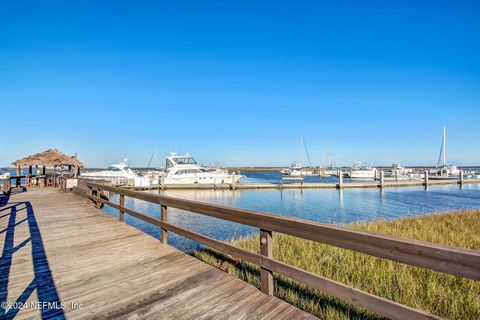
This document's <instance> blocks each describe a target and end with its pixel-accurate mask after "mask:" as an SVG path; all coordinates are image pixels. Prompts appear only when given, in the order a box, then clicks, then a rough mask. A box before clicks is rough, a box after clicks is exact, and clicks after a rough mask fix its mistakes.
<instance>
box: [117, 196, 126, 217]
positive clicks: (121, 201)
mask: <svg viewBox="0 0 480 320" xmlns="http://www.w3.org/2000/svg"><path fill="white" fill-rule="evenodd" d="M124 207H125V196H124V195H123V194H121V195H120V210H119V211H120V212H119V216H118V220H119V221H120V222H123V221H124V220H125V212H124V211H122V210H121V209H122V208H124Z"/></svg>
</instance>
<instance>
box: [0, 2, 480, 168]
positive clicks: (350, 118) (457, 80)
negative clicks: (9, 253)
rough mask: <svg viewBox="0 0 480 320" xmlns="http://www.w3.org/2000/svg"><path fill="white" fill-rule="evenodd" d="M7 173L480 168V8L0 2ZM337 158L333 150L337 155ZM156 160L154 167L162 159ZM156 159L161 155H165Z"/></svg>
mask: <svg viewBox="0 0 480 320" xmlns="http://www.w3.org/2000/svg"><path fill="white" fill-rule="evenodd" d="M0 120H1V122H2V140H1V142H0V143H1V145H0V166H6V165H8V164H9V163H10V162H11V161H13V160H15V159H17V158H19V157H22V156H25V155H28V154H30V153H33V152H38V151H41V150H44V149H47V148H50V147H56V148H58V149H60V150H62V151H64V152H66V153H69V154H73V153H75V152H77V153H78V155H79V158H80V159H81V160H83V161H84V162H85V163H86V164H87V165H88V166H94V167H98V166H100V167H102V166H106V165H108V164H110V163H112V162H116V161H118V160H120V159H122V158H123V157H124V156H125V155H126V154H128V156H129V160H130V164H131V165H132V166H145V165H146V164H147V163H148V160H149V158H150V155H151V153H152V151H153V148H154V146H155V145H156V146H157V150H158V153H159V155H163V154H166V153H168V152H169V151H177V152H190V153H192V154H193V155H195V156H196V157H197V158H198V160H199V161H200V162H202V163H218V164H223V165H288V164H290V163H291V162H292V161H294V160H296V159H298V158H299V137H300V134H303V135H304V136H305V140H306V143H307V146H308V148H309V152H310V156H311V158H312V161H313V162H314V163H315V164H319V163H322V162H324V161H325V144H326V142H327V141H330V146H331V147H330V150H331V153H332V154H335V153H338V158H339V160H340V163H341V164H351V163H352V162H353V161H364V162H367V163H370V162H372V163H373V164H378V165H380V164H391V163H393V162H397V161H400V162H402V163H403V164H407V165H414V164H422V165H430V164H432V165H433V164H435V163H436V158H437V156H438V152H439V147H440V143H441V134H442V126H443V125H444V124H446V125H447V130H448V157H449V161H450V162H454V163H456V164H463V165H473V164H480V149H479V148H478V137H479V135H480V121H479V120H480V2H478V1H460V2H457V1H450V2H446V1H412V2H407V1H396V2H393V1H365V2H358V1H335V2H333V1H331V2H325V3H321V2H320V1H289V2H287V1H212V2H208V1H191V2H190V1H169V2H153V1H152V2H144V1H130V2H127V1H114V2H113V1H112V2H106V1H105V2H102V3H101V4H100V3H97V2H95V1H91V2H90V1H78V2H75V3H74V2H72V1H2V2H1V3H0ZM332 157H333V155H332ZM159 162H160V161H159ZM162 162H163V161H162Z"/></svg>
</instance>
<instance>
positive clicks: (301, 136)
mask: <svg viewBox="0 0 480 320" xmlns="http://www.w3.org/2000/svg"><path fill="white" fill-rule="evenodd" d="M300 166H301V167H302V168H303V134H301V135H300Z"/></svg>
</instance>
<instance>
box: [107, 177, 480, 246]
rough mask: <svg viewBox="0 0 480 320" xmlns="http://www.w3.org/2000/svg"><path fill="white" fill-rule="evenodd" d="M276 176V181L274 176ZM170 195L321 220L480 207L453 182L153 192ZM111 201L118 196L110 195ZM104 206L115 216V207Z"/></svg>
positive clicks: (180, 217)
mask: <svg viewBox="0 0 480 320" xmlns="http://www.w3.org/2000/svg"><path fill="white" fill-rule="evenodd" d="M249 179H253V181H251V182H269V181H268V179H271V174H267V173H254V174H249ZM277 181H278V180H277ZM151 192H152V193H160V194H165V195H168V196H173V197H179V198H185V199H191V200H198V201H203V202H209V203H216V204H222V205H227V206H232V207H238V208H245V209H252V210H258V211H264V212H270V213H275V214H279V215H285V216H291V217H297V218H301V219H307V220H313V221H318V222H323V223H349V222H354V221H371V220H375V219H395V218H398V217H404V216H418V215H422V214H427V213H432V212H445V211H451V210H459V209H472V208H480V186H479V185H477V184H472V185H465V186H464V187H463V188H462V189H460V187H459V186H457V185H448V186H435V187H430V188H429V190H427V191H426V190H424V188H423V187H412V188H386V189H384V190H383V191H380V190H379V189H353V190H335V189H332V190H303V191H302V190H283V191H280V190H234V191H232V190H166V191H151ZM112 199H113V201H118V198H117V197H116V196H112ZM126 206H127V207H129V208H132V209H134V210H136V211H139V212H142V213H145V214H148V215H150V216H153V217H159V213H160V208H159V206H158V205H154V204H150V203H147V202H144V201H140V200H136V199H131V198H126ZM104 211H106V212H108V213H109V214H111V215H113V216H116V217H117V216H118V213H117V211H116V210H114V209H111V208H105V209H104ZM168 221H169V223H173V224H175V225H178V226H181V227H184V228H186V229H188V230H192V231H195V232H198V233H201V234H204V235H207V236H210V237H213V238H216V239H222V240H223V239H228V238H234V237H240V236H245V235H250V234H253V233H256V232H258V229H256V228H252V227H247V226H243V225H240V224H237V223H232V222H226V221H223V220H220V219H216V218H210V217H206V216H202V215H199V214H194V213H189V212H185V211H182V210H177V209H172V208H170V209H169V216H168ZM126 222H127V223H129V224H131V225H133V226H135V227H136V228H138V229H140V230H142V231H144V232H146V233H148V234H150V235H152V236H154V237H156V238H158V235H159V229H158V228H157V227H154V226H151V225H149V224H147V223H144V222H142V221H140V220H137V219H135V218H132V217H130V216H128V215H126ZM169 242H170V244H171V245H173V246H175V247H177V248H179V249H181V250H190V249H192V248H196V247H198V245H197V244H196V243H194V242H192V241H190V240H187V239H184V238H182V237H179V236H176V235H173V234H172V235H169Z"/></svg>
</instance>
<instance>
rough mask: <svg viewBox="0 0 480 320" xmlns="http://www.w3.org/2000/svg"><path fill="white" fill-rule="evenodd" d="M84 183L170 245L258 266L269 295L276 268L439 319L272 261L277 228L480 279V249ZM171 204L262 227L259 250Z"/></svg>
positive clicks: (404, 313) (373, 306) (387, 307)
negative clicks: (190, 223)
mask: <svg viewBox="0 0 480 320" xmlns="http://www.w3.org/2000/svg"><path fill="white" fill-rule="evenodd" d="M85 184H86V186H87V190H86V192H85V190H84V189H80V188H74V192H75V193H77V194H80V195H82V196H86V197H88V198H89V199H90V200H92V201H94V202H95V203H96V206H97V208H100V206H101V204H104V205H108V206H110V207H112V208H115V209H118V210H119V212H120V215H119V219H120V221H124V214H125V213H126V214H129V215H131V216H133V217H135V218H137V219H141V220H143V221H145V222H148V223H151V224H153V225H155V226H158V227H160V228H161V235H160V239H161V241H162V242H163V243H165V244H167V233H168V232H173V233H176V234H178V235H180V236H184V237H186V238H189V239H191V240H194V241H196V242H198V243H201V244H203V245H206V246H209V247H211V248H214V249H216V250H219V251H221V252H224V253H226V254H229V255H232V256H234V257H237V258H239V259H242V260H245V261H248V262H250V263H253V264H255V265H258V266H259V267H260V268H261V290H262V291H263V292H265V293H266V294H269V295H272V294H273V272H276V273H279V274H282V275H284V276H287V277H289V278H291V279H293V280H296V281H299V282H302V283H304V284H306V285H308V286H311V287H313V288H315V289H318V290H320V291H323V292H325V293H328V294H331V295H333V296H335V297H338V298H341V299H344V300H346V301H347V302H349V303H351V304H354V305H358V306H361V307H364V308H366V309H368V310H370V311H373V312H375V313H377V314H380V315H383V316H386V317H389V318H392V319H406V318H415V319H438V317H436V316H433V315H431V314H428V313H426V312H423V311H420V310H417V309H414V308H411V307H408V306H405V305H402V304H399V303H396V302H394V301H391V300H388V299H385V298H381V297H378V296H375V295H373V294H370V293H367V292H364V291H361V290H359V289H356V288H353V287H350V286H347V285H345V284H342V283H339V282H336V281H333V280H331V279H327V278H325V277H322V276H319V275H316V274H313V273H311V272H308V271H305V270H302V269H299V268H297V267H294V266H291V265H288V264H285V263H283V262H280V261H277V260H275V259H273V257H272V243H273V239H272V233H273V232H279V233H283V234H287V235H291V236H295V237H298V238H302V239H307V240H312V241H316V242H319V243H324V244H328V245H332V246H337V247H340V248H344V249H349V250H353V251H357V252H361V253H365V254H369V255H372V256H376V257H379V258H384V259H389V260H393V261H397V262H401V263H405V264H408V265H412V266H417V267H423V268H428V269H432V270H435V271H439V272H443V273H446V274H451V275H455V276H460V277H465V278H469V279H473V280H477V281H479V280H480V252H479V251H475V250H469V249H462V248H457V247H451V246H446V245H440V244H434V243H429V242H425V241H418V240H411V239H404V238H398V237H392V236H388V235H384V234H377V233H370V232H362V231H355V230H350V229H347V228H342V227H338V226H332V225H327V224H321V223H316V222H311V221H306V220H301V219H296V218H289V217H283V216H279V215H274V214H268V213H262V212H257V211H252V210H245V209H238V208H232V207H226V206H222V205H215V204H208V203H202V202H197V201H191V200H184V199H178V198H174V197H168V196H161V195H155V194H149V193H142V192H137V191H131V190H127V189H122V188H117V187H111V186H106V185H102V184H99V183H95V182H89V181H86V182H85ZM104 191H108V192H112V193H117V194H119V196H120V199H119V204H116V203H113V202H111V201H109V200H107V199H105V197H103V198H102V195H101V192H104ZM125 197H132V198H136V199H139V200H143V201H147V202H151V203H155V204H159V205H160V208H161V210H160V211H161V212H160V219H156V218H153V217H150V216H147V215H145V214H142V213H139V212H136V211H134V210H132V209H129V208H126V207H125V205H124V204H125ZM90 200H89V201H90ZM168 207H172V208H176V209H181V210H186V211H190V212H194V213H199V214H203V215H207V216H210V217H215V218H220V219H223V220H228V221H232V222H237V223H241V224H246V225H249V226H253V227H257V228H259V229H260V254H258V253H255V252H251V251H248V250H244V249H240V248H238V247H235V246H233V245H231V244H228V243H224V242H222V241H219V240H215V239H211V238H209V237H206V236H204V235H201V234H198V233H195V232H192V231H189V230H186V229H183V228H180V227H178V226H175V225H172V224H169V223H167V208H168Z"/></svg>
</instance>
